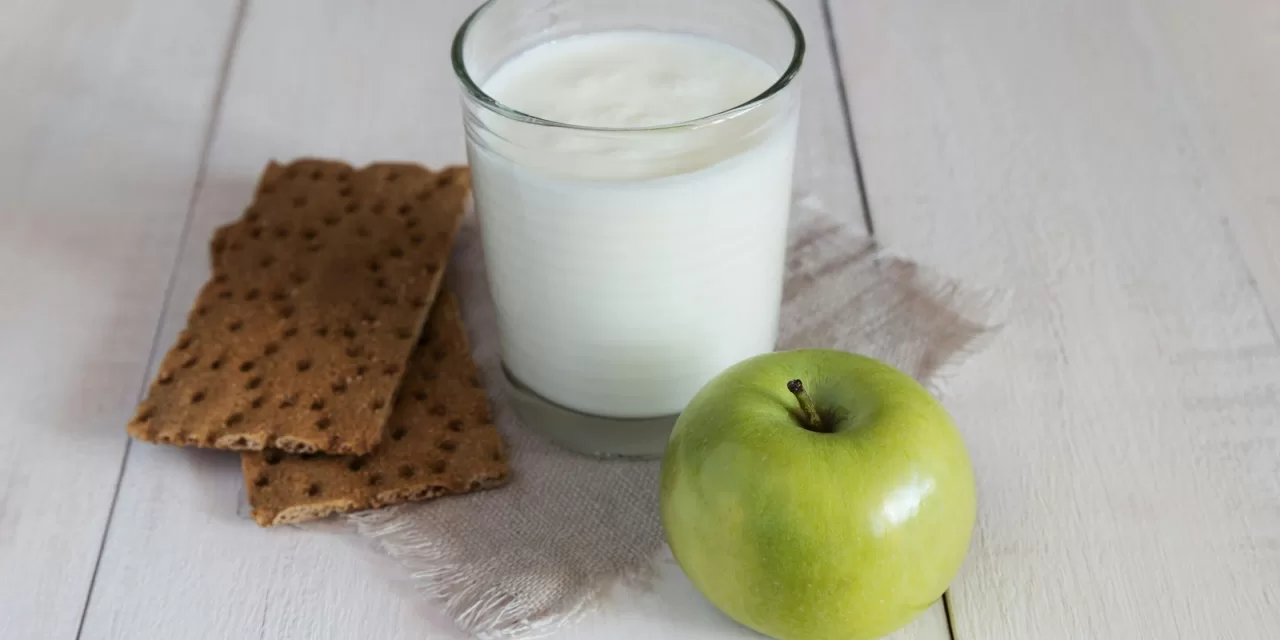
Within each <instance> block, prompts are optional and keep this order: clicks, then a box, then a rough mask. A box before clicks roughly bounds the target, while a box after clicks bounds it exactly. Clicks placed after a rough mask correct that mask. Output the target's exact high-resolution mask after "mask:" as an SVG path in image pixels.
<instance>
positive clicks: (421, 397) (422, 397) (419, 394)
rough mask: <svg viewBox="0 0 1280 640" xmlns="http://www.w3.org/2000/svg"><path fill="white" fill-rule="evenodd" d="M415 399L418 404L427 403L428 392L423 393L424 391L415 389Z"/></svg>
mask: <svg viewBox="0 0 1280 640" xmlns="http://www.w3.org/2000/svg"><path fill="white" fill-rule="evenodd" d="M413 399H414V400H417V401H418V402H426V401H427V392H426V391H423V390H422V389H414V391H413Z"/></svg>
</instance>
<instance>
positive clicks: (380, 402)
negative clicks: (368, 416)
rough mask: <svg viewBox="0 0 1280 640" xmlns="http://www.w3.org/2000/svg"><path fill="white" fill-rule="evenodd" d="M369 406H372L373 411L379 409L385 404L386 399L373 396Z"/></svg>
mask: <svg viewBox="0 0 1280 640" xmlns="http://www.w3.org/2000/svg"><path fill="white" fill-rule="evenodd" d="M369 406H370V407H372V408H373V410H374V411H381V410H382V408H383V407H385V406H387V401H386V400H383V399H382V398H374V399H373V402H370V403H369Z"/></svg>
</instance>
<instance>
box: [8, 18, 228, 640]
mask: <svg viewBox="0 0 1280 640" xmlns="http://www.w3.org/2000/svg"><path fill="white" fill-rule="evenodd" d="M232 6H233V5H232V3H230V2H209V1H204V0H179V1H176V2H175V1H167V0H102V1H100V2H92V3H86V2H76V1H71V0H67V1H53V2H49V1H40V2H34V1H26V0H18V1H17V2H6V3H3V4H2V5H0V78H3V90H2V93H3V97H2V98H0V336H3V337H2V338H0V363H3V367H0V575H3V576H4V580H3V581H0V638H72V637H74V636H75V633H76V628H77V626H78V625H79V622H80V616H81V613H82V611H83V608H84V603H85V598H86V594H87V593H88V590H89V587H90V583H91V580H92V577H93V573H94V565H95V561H96V559H97V557H98V552H99V549H100V545H101V542H102V535H103V530H104V527H105V526H106V522H107V515H108V512H109V510H110V508H111V500H112V497H113V495H114V492H115V488H116V481H117V478H118V476H119V472H120V465H121V459H122V457H123V456H124V452H125V442H126V438H125V436H124V432H123V430H122V425H123V424H124V421H127V420H128V418H129V416H130V415H131V414H132V412H133V406H134V403H135V402H137V399H138V393H139V389H140V388H141V387H142V386H143V383H144V374H145V370H146V367H147V358H148V353H149V351H150V349H151V346H152V341H153V338H154V333H155V328H156V323H157V320H158V318H159V315H160V312H161V307H162V303H163V300H164V296H165V290H166V286H167V283H168V278H169V273H170V271H171V268H172V266H173V263H174V256H175V254H176V248H177V244H178V241H179V237H180V236H181V232H182V228H183V225H184V223H185V220H186V213H187V209H188V204H189V202H190V198H191V192H192V188H193V186H194V184H195V182H196V178H197V173H198V167H199V163H200V155H201V148H202V144H203V140H204V137H205V134H206V131H207V127H208V124H209V119H210V115H211V113H212V108H211V107H212V102H213V97H214V91H215V87H216V85H217V79H218V71H219V65H220V63H221V61H222V54H223V51H224V50H225V47H226V42H227V40H226V37H227V30H228V27H229V26H230V21H231V16H232V13H233V12H232Z"/></svg>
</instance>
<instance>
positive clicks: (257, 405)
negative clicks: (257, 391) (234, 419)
mask: <svg viewBox="0 0 1280 640" xmlns="http://www.w3.org/2000/svg"><path fill="white" fill-rule="evenodd" d="M266 401H267V399H266V398H264V397H262V396H256V397H255V398H254V399H253V400H250V401H249V408H251V409H261V408H262V405H263V404H264V403H266Z"/></svg>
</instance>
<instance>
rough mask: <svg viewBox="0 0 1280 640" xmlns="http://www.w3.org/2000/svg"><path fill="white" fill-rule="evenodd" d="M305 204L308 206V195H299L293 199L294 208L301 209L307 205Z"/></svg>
mask: <svg viewBox="0 0 1280 640" xmlns="http://www.w3.org/2000/svg"><path fill="white" fill-rule="evenodd" d="M305 206H307V197H306V196H298V197H296V198H294V199H293V208H295V209H301V208H302V207H305Z"/></svg>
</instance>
